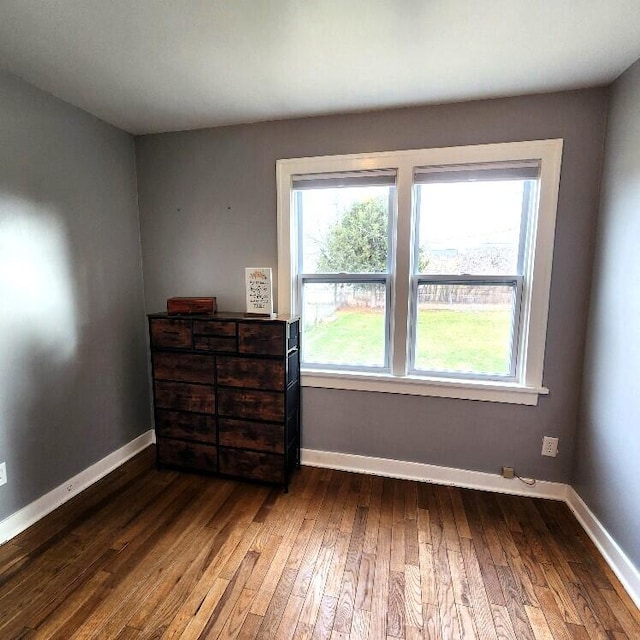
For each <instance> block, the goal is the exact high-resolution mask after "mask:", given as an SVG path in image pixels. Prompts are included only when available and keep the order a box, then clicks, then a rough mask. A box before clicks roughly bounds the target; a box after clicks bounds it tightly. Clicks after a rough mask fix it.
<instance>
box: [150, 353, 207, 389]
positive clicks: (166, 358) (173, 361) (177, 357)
mask: <svg viewBox="0 0 640 640" xmlns="http://www.w3.org/2000/svg"><path fill="white" fill-rule="evenodd" d="M153 377H154V378H156V379H157V380H177V381H179V382H201V383H203V384H213V383H214V382H215V358H214V357H213V356H204V355H200V354H193V353H176V352H170V351H164V352H163V351H156V352H155V353H154V354H153Z"/></svg>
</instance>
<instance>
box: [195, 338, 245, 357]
mask: <svg viewBox="0 0 640 640" xmlns="http://www.w3.org/2000/svg"><path fill="white" fill-rule="evenodd" d="M193 348H194V349H196V351H216V352H218V353H237V352H238V349H237V343H236V338H235V336H234V337H232V338H221V337H218V336H194V338H193Z"/></svg>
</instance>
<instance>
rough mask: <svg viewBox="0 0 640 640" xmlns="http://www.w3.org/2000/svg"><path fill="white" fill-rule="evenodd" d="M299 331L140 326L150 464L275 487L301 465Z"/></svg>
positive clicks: (220, 318)
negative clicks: (152, 434) (148, 366)
mask: <svg viewBox="0 0 640 640" xmlns="http://www.w3.org/2000/svg"><path fill="white" fill-rule="evenodd" d="M299 326H300V325H299V321H298V319H297V318H295V317H290V316H276V317H275V318H273V317H272V318H268V319H263V318H255V317H250V316H244V315H242V314H227V313H221V314H216V315H214V316H189V317H175V316H168V315H167V314H165V313H156V314H152V315H150V316H149V337H150V343H151V360H152V373H153V396H154V413H155V430H156V440H157V456H158V464H159V465H162V466H169V467H175V468H180V469H188V470H193V471H203V472H208V473H215V474H221V475H225V476H232V477H238V478H246V479H251V480H262V481H266V482H273V483H281V484H283V485H284V487H285V490H286V488H287V486H288V481H289V475H290V472H291V470H292V469H294V468H295V467H296V466H299V464H300V358H299V341H300V340H299V338H300V336H299Z"/></svg>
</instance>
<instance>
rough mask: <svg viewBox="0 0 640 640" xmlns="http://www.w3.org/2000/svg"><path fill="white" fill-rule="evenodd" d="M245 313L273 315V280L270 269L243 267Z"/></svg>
mask: <svg viewBox="0 0 640 640" xmlns="http://www.w3.org/2000/svg"><path fill="white" fill-rule="evenodd" d="M244 277H245V292H246V303H247V313H249V314H251V315H258V316H271V315H273V278H272V273H271V267H245V270H244Z"/></svg>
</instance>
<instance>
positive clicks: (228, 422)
mask: <svg viewBox="0 0 640 640" xmlns="http://www.w3.org/2000/svg"><path fill="white" fill-rule="evenodd" d="M218 430H219V434H220V442H219V444H220V446H225V447H238V448H240V449H258V450H259V451H270V452H272V453H284V426H283V425H282V424H268V423H264V422H249V421H247V420H232V419H230V418H220V419H219V420H218Z"/></svg>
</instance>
